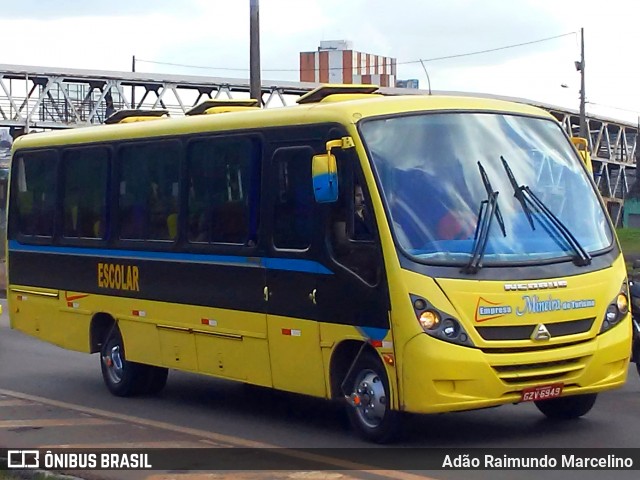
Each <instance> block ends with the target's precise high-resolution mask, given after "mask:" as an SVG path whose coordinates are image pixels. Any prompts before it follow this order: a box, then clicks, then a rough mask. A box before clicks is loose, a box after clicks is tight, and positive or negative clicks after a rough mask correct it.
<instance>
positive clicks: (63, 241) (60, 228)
mask: <svg viewBox="0 0 640 480" xmlns="http://www.w3.org/2000/svg"><path fill="white" fill-rule="evenodd" d="M97 149H100V150H104V151H105V152H106V155H107V185H106V190H105V199H104V200H105V212H104V215H103V219H104V220H105V223H106V226H105V229H104V237H102V238H91V237H66V236H65V235H64V218H63V216H64V197H63V192H65V158H66V156H67V154H68V153H69V152H75V151H80V150H97ZM113 158H114V155H113V148H112V147H111V146H110V145H109V144H107V143H91V144H87V145H74V146H72V147H69V148H64V149H60V156H59V161H58V170H59V171H58V177H57V178H58V181H57V185H58V190H59V192H58V197H57V201H56V219H57V221H56V224H57V228H56V241H55V243H56V244H57V245H61V246H66V245H68V246H92V247H105V246H107V245H108V243H109V241H110V237H111V236H112V234H111V231H112V228H111V226H112V224H113V223H112V216H111V210H113V204H112V201H111V185H112V183H113V182H112V170H113Z"/></svg>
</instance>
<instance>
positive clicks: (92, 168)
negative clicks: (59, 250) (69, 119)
mask: <svg viewBox="0 0 640 480" xmlns="http://www.w3.org/2000/svg"><path fill="white" fill-rule="evenodd" d="M62 167H63V178H64V182H63V184H62V185H63V186H62V192H61V195H62V219H63V220H62V235H63V236H64V237H67V238H105V232H106V218H107V215H106V210H107V207H106V205H107V203H106V201H107V198H106V195H107V183H108V175H109V152H108V150H106V149H104V148H79V149H74V150H69V151H67V152H65V154H64V156H63V159H62Z"/></svg>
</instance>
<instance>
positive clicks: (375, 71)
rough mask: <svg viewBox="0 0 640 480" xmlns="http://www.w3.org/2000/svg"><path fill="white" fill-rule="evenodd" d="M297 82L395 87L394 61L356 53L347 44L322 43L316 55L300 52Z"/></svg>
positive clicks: (332, 41)
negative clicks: (298, 80) (298, 79)
mask: <svg viewBox="0 0 640 480" xmlns="http://www.w3.org/2000/svg"><path fill="white" fill-rule="evenodd" d="M300 81H301V82H316V83H347V84H350V83H364V84H372V85H379V86H381V87H395V85H396V59H395V58H391V57H383V56H381V55H373V54H370V53H364V52H357V51H355V50H353V46H352V44H351V42H348V41H346V40H328V41H322V42H320V46H319V47H318V51H316V52H300Z"/></svg>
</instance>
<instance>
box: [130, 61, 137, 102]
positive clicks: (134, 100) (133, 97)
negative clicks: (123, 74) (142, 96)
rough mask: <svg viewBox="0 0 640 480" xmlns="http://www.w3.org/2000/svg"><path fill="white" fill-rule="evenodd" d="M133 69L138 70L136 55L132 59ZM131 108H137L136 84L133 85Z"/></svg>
mask: <svg viewBox="0 0 640 480" xmlns="http://www.w3.org/2000/svg"><path fill="white" fill-rule="evenodd" d="M131 71H132V72H135V71H136V56H135V55H134V56H133V58H132V59H131ZM131 108H136V86H135V85H131Z"/></svg>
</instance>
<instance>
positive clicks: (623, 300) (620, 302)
mask: <svg viewBox="0 0 640 480" xmlns="http://www.w3.org/2000/svg"><path fill="white" fill-rule="evenodd" d="M616 306H617V307H618V310H619V311H620V313H621V314H622V315H626V314H627V312H628V311H629V299H628V298H627V296H626V295H625V294H624V293H619V294H618V298H616Z"/></svg>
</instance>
